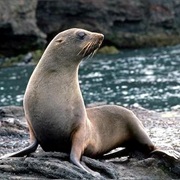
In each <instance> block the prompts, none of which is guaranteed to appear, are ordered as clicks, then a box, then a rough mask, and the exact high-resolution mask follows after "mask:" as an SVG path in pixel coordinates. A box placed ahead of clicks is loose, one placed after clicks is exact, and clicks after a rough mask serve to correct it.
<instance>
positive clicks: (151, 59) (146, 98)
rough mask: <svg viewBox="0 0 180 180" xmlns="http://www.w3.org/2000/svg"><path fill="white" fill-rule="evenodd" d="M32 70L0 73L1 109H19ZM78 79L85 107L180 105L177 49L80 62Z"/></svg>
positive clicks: (168, 107)
mask: <svg viewBox="0 0 180 180" xmlns="http://www.w3.org/2000/svg"><path fill="white" fill-rule="evenodd" d="M33 68H34V66H17V67H10V68H2V69H0V106H6V105H22V100H23V94H24V91H25V87H26V84H27V82H28V79H29V77H30V74H31V73H32V71H33ZM79 79H80V85H81V89H82V93H83V97H84V100H85V103H86V104H93V103H101V102H102V103H106V104H118V105H123V106H130V105H140V106H142V107H144V108H148V109H152V110H158V111H165V110H171V109H172V107H177V106H179V105H180V46H174V47H166V48H158V49H143V50H127V51H122V52H121V53H119V54H117V55H96V56H95V57H94V58H92V59H88V60H86V61H83V62H82V64H81V66H80V72H79Z"/></svg>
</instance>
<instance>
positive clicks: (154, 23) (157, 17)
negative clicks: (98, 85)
mask: <svg viewBox="0 0 180 180" xmlns="http://www.w3.org/2000/svg"><path fill="white" fill-rule="evenodd" d="M0 20H1V22H0V34H1V44H0V55H4V56H15V55H18V54H20V53H26V52H29V51H33V50H37V49H43V47H44V46H45V45H46V44H47V42H49V41H50V40H51V38H52V37H53V36H54V35H55V34H56V33H58V32H59V31H62V30H65V29H68V28H72V27H79V28H85V29H88V30H91V31H98V32H101V33H103V34H104V35H105V40H104V44H103V45H107V46H114V47H116V48H118V49H119V48H138V47H149V46H165V45H174V44H179V43H180V1H177V0H171V1H168V0H156V1H155V0H144V1H142V0H136V1H134V0H128V1H124V0H111V1H102V0H100V1H93V0H89V1H85V0H76V1H71V0H66V1H43V0H21V1H19V0H13V1H12V0H6V1H1V2H0Z"/></svg>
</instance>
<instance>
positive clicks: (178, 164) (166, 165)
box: [0, 106, 180, 180]
mask: <svg viewBox="0 0 180 180" xmlns="http://www.w3.org/2000/svg"><path fill="white" fill-rule="evenodd" d="M132 110H133V111H134V112H135V114H136V115H138V117H139V118H140V119H141V120H142V122H143V124H145V126H146V128H152V126H157V124H158V126H159V127H162V128H163V127H164V128H166V126H167V122H166V121H163V118H164V117H166V116H163V114H164V113H157V112H154V111H148V110H145V109H140V108H132ZM172 114H174V113H172ZM166 118H169V117H166ZM179 118H180V117H179V116H174V115H173V119H172V120H171V122H172V124H171V126H172V128H173V129H174V131H173V133H174V132H176V131H178V130H179V128H178V127H179V124H180V121H179ZM166 120H167V119H166ZM0 122H1V125H0V147H1V148H0V156H1V155H2V154H5V153H10V152H15V151H17V150H20V149H22V148H23V147H26V146H28V138H29V137H28V131H27V125H26V123H25V118H24V112H23V108H22V107H16V106H8V107H0ZM173 122H174V123H175V124H174V123H173ZM176 128H177V129H176ZM3 130H4V131H6V133H2V132H3ZM166 138H167V139H168V138H171V135H170V134H167V136H166ZM175 138H178V137H175ZM161 141H162V139H161ZM157 143H158V142H157ZM177 150H178V151H180V149H177ZM136 156H138V157H136ZM136 156H133V157H132V158H130V159H129V158H127V157H122V158H118V157H115V158H112V159H109V160H103V159H91V158H88V157H85V156H83V157H82V163H83V164H85V165H86V166H87V167H89V168H90V169H92V170H94V171H97V172H99V173H100V175H101V177H100V178H99V179H149V180H150V179H173V178H174V179H177V178H180V160H179V159H174V158H169V157H163V156H162V155H161V154H154V155H153V156H152V157H151V158H147V159H143V158H141V156H139V154H138V153H137V154H136ZM39 178H40V179H96V178H95V177H93V176H92V175H91V174H87V173H85V172H83V171H82V170H81V169H79V168H78V167H77V166H75V165H73V164H72V163H70V162H69V154H66V153H61V152H44V151H43V150H42V149H41V148H40V147H39V148H38V150H37V151H36V152H35V153H32V154H30V155H29V156H27V157H18V158H7V159H1V160H0V179H26V180H27V179H39Z"/></svg>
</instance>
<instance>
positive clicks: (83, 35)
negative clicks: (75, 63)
mask: <svg viewBox="0 0 180 180" xmlns="http://www.w3.org/2000/svg"><path fill="white" fill-rule="evenodd" d="M86 35H87V34H86V33H85V32H83V31H80V32H78V33H77V36H78V38H79V39H80V40H83V39H84V38H85V36H86Z"/></svg>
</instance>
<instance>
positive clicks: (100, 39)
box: [96, 33, 104, 45]
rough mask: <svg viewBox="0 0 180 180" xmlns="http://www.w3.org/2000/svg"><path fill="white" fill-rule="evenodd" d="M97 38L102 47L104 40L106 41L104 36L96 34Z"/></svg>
mask: <svg viewBox="0 0 180 180" xmlns="http://www.w3.org/2000/svg"><path fill="white" fill-rule="evenodd" d="M96 38H97V40H98V42H99V45H101V44H102V42H103V40H104V35H103V34H101V33H96Z"/></svg>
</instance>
